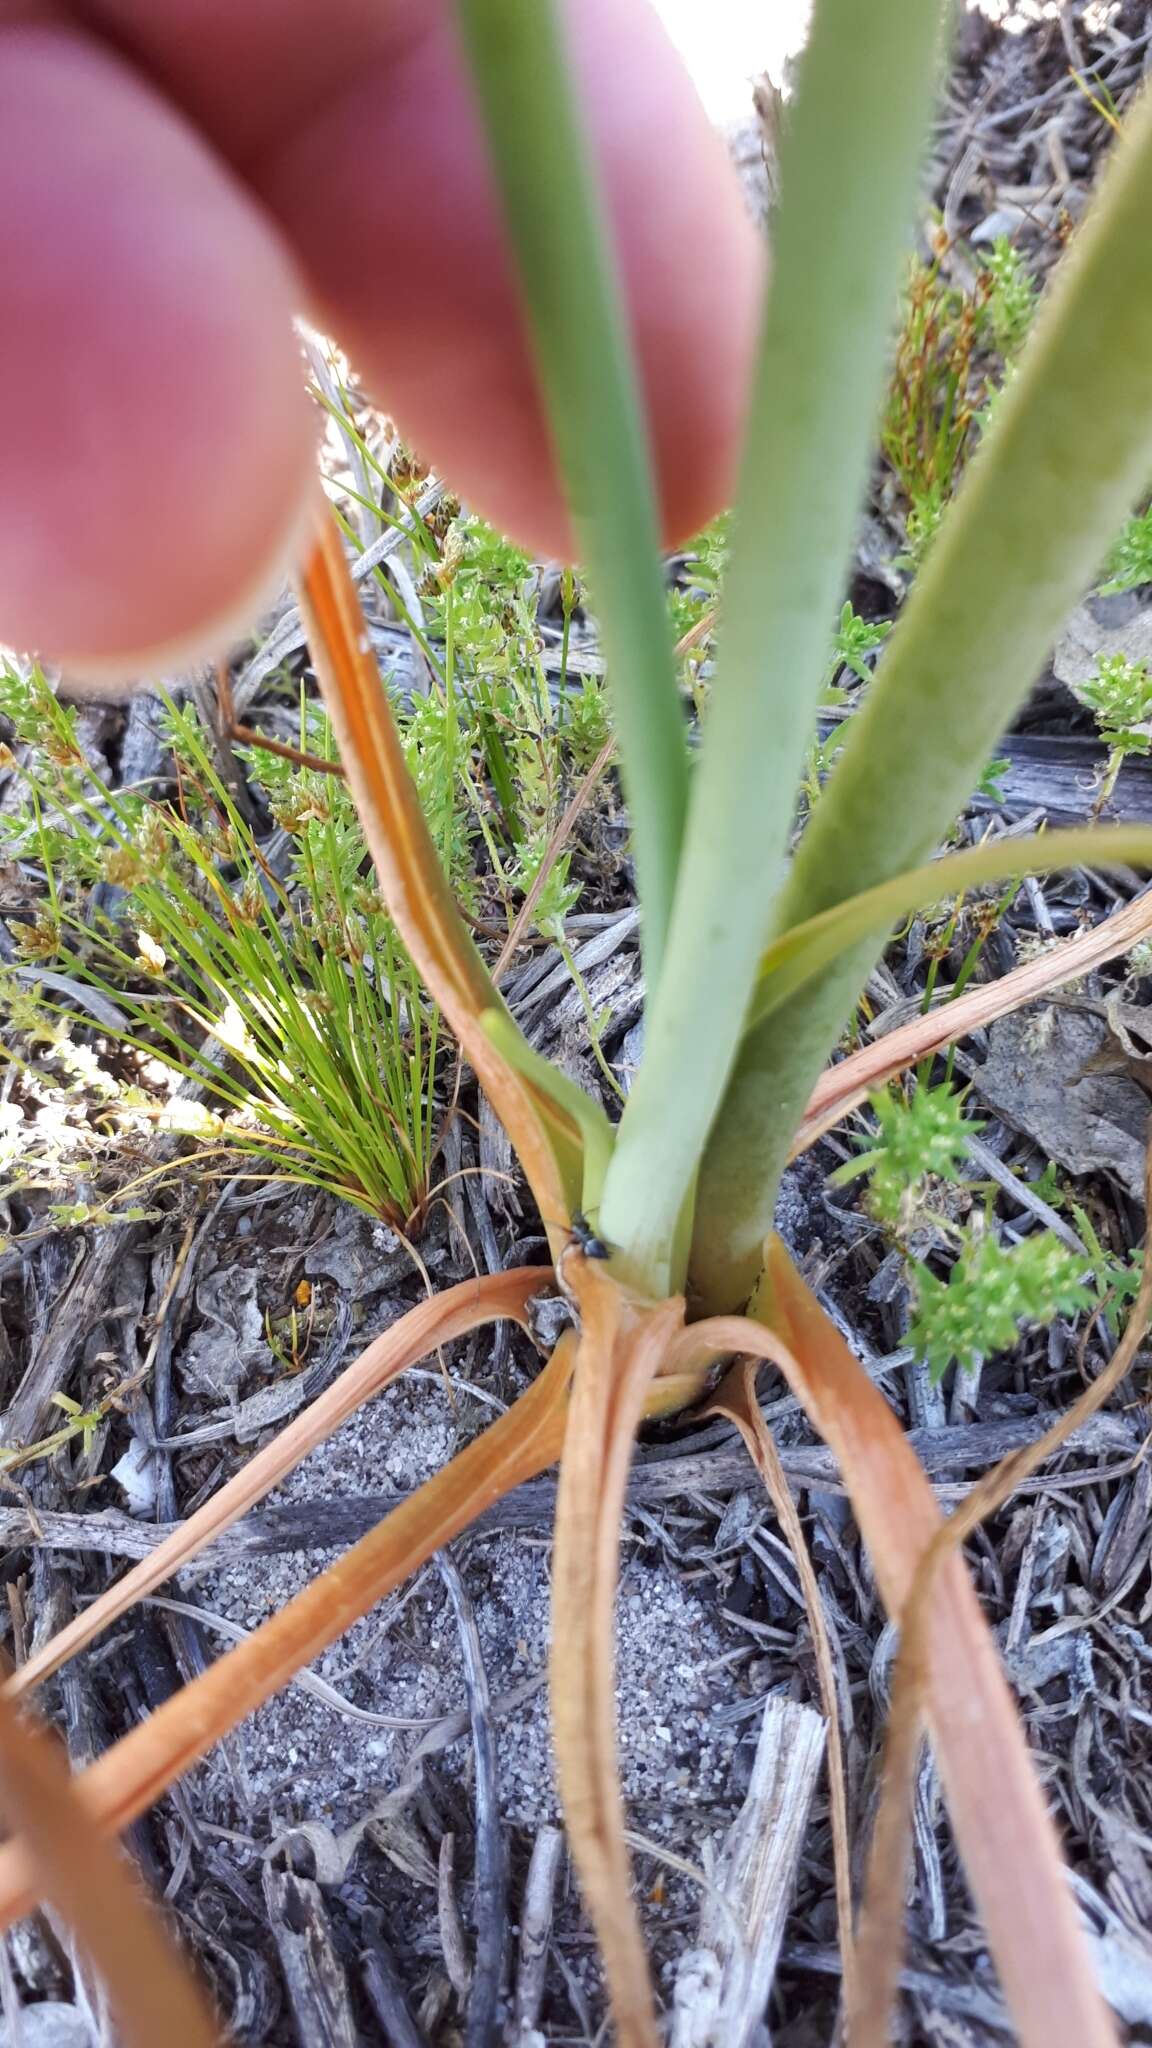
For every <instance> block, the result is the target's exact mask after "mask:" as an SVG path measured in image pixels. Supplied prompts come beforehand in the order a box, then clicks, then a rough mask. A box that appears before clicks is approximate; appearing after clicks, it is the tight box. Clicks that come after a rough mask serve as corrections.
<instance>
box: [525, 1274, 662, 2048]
mask: <svg viewBox="0 0 1152 2048" xmlns="http://www.w3.org/2000/svg"><path fill="white" fill-rule="evenodd" d="M572 1267H573V1268H574V1269H576V1277H575V1286H576V1288H577V1292H578V1298H579V1303H580V1315H581V1324H582V1329H581V1336H580V1343H579V1349H578V1352H577V1357H576V1366H575V1371H574V1374H573V1386H572V1400H571V1405H570V1408H569V1415H568V1427H567V1429H566V1431H565V1436H564V1451H563V1456H562V1459H561V1464H560V1488H559V1493H558V1495H557V1500H556V1540H555V1550H554V1554H553V1565H552V1654H551V1691H552V1742H553V1748H554V1751H555V1756H556V1776H557V1782H558V1785H559V1789H560V1797H561V1802H562V1804H563V1808H564V1816H565V1820H566V1821H567V1825H568V1839H569V1844H570V1846H571V1850H572V1857H573V1861H574V1862H575V1864H576V1868H577V1871H578V1872H579V1876H580V1883H581V1888H582V1890H583V1893H584V1897H585V1901H586V1903H587V1906H588V1910H589V1913H590V1915H591V1918H592V1922H593V1925H594V1926H595V1929H596V1935H597V1940H598V1942H599V1945H600V1951H601V1956H602V1960H603V1963H604V1973H605V1976H606V1978H607V1980H608V1987H609V1991H610V1993H611V1998H612V2011H613V2016H614V2019H615V2022H616V2029H617V2040H618V2042H619V2044H620V2048H658V2043H659V2040H660V2034H659V2030H658V2028H657V2024H656V2013H655V2005H654V2001H653V1995H652V1984H651V1978H650V1976H649V1972H648V1961H647V1956H646V1954H645V1948H644V1938H643V1934H642V1932H641V1928H640V1920H639V1916H638V1914H637V1912H636V1907H635V1904H634V1902H633V1898H632V1880H631V1864H630V1859H629V1856H628V1849H627V1844H626V1842H625V1839H624V1835H625V1821H624V1807H623V1801H622V1799H621V1794H620V1778H619V1769H618V1763H617V1748H616V1678H615V1668H616V1666H615V1599H616V1588H617V1582H618V1579H619V1551H620V1524H621V1518H622V1514H623V1508H624V1492H625V1487H626V1485H627V1479H628V1467H629V1464H630V1462H631V1458H632V1445H633V1440H634V1438H635V1435H636V1430H637V1427H638V1425H639V1423H640V1420H641V1417H642V1416H643V1414H644V1408H645V1397H646V1395H647V1392H648V1389H649V1386H650V1384H651V1382H652V1381H653V1379H654V1378H655V1376H656V1374H657V1373H658V1372H659V1370H660V1367H661V1366H662V1365H663V1364H664V1362H665V1359H666V1356H667V1353H668V1349H669V1345H670V1343H671V1340H672V1339H673V1337H674V1336H675V1335H676V1333H677V1332H678V1330H679V1329H680V1327H681V1325H682V1323H683V1317H684V1304H683V1302H682V1301H680V1300H678V1299H674V1300H670V1301H664V1302H660V1303H659V1304H657V1305H653V1304H651V1303H648V1302H643V1303H641V1302H638V1301H635V1300H634V1299H633V1298H632V1297H631V1296H630V1295H629V1294H627V1292H626V1291H625V1290H624V1289H623V1288H622V1287H620V1286H619V1284H618V1283H617V1282H616V1281H614V1280H613V1279H612V1278H611V1277H610V1275H609V1274H608V1273H606V1272H605V1271H604V1270H603V1269H602V1268H601V1267H599V1266H598V1265H597V1264H596V1263H595V1261H593V1260H588V1259H578V1258H577V1259H573V1261H572Z"/></svg>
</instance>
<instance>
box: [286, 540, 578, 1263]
mask: <svg viewBox="0 0 1152 2048" xmlns="http://www.w3.org/2000/svg"><path fill="white" fill-rule="evenodd" d="M299 599H300V610H301V615H302V617H303V619H304V625H305V630H306V632H307V635H308V646H309V650H310V652H311V655H312V663H313V667H314V668H315V670H316V674H317V676H318V678H319V681H320V687H321V689H322V691H323V693H324V702H325V705H326V707H327V711H328V716H329V718H330V719H331V721H332V730H333V732H334V733H335V735H336V742H337V745H338V747H339V749H340V758H341V760H342V762H343V763H344V768H345V771H346V774H347V777H348V787H349V789H350V790H351V792H352V796H353V798H354V800H355V804H356V809H357V811H358V813H359V816H360V823H361V825H362V826H363V829H364V837H365V839H366V841H367V844H368V850H369V852H370V853H371V855H372V859H373V861H374V863H375V866H376V874H377V879H378V881H379V883H380V889H381V892H382V894H383V896H384V900H385V902H386V903H387V905H388V910H389V913H390V915H391V917H392V918H393V920H394V922H395V924H396V928H397V930H398V931H399V933H400V936H401V938H402V939H403V941H404V944H405V946H406V947H407V949H408V951H409V953H410V954H411V956H412V960H413V963H414V965H415V967H416V970H417V972H418V974H419V975H420V978H421V980H422V981H423V982H424V985H425V987H426V988H427V989H428V991H429V994H430V995H431V996H433V997H434V999H435V1001H436V1002H437V1003H438V1004H439V1005H440V1008H441V1009H442V1010H443V1012H444V1015H445V1017H446V1018H447V1019H448V1022H449V1024H450V1025H451V1027H452V1030H453V1031H454V1033H455V1035H456V1037H457V1039H458V1040H459V1042H460V1045H461V1047H462V1048H463V1051H464V1053H465V1056H466V1057H467V1059H468V1061H469V1063H470V1065H471V1066H472V1068H473V1070H474V1072H475V1074H476V1078H477V1080H478V1081H479V1082H480V1085H481V1087H482V1088H483V1089H484V1092H485V1094H486V1095H487V1096H488V1098H489V1100H490V1101H491V1103H492V1107H493V1108H494V1110H495V1111H496V1114H497V1116H498V1117H499V1119H500V1121H501V1123H502V1124H503V1126H504V1128H505V1130H506V1131H507V1133H508V1136H509V1137H510V1139H511V1140H512V1143H513V1145H514V1147H515V1149H516V1152H517V1154H518V1156H519V1159H520V1163H521V1165H522V1167H523V1169H524V1172H525V1174H526V1175H527V1177H528V1183H529V1186H530V1187H531V1189H532V1193H533V1194H534V1196H535V1197H536V1204H537V1207H538V1208H539V1210H540V1213H541V1215H542V1216H543V1217H545V1218H546V1219H548V1221H547V1222H546V1226H545V1227H546V1228H548V1229H549V1234H550V1235H553V1234H555V1235H556V1237H557V1243H556V1246H555V1247H554V1248H556V1249H558V1248H559V1246H560V1244H562V1242H563V1224H562V1221H561V1219H563V1218H564V1217H566V1216H568V1215H570V1214H571V1211H572V1209H573V1207H575V1206H578V1203H579V1197H580V1143H579V1135H578V1133H577V1132H576V1130H575V1128H574V1127H573V1126H572V1125H571V1124H570V1122H569V1120H568V1119H567V1118H566V1117H565V1115H564V1113H563V1111H562V1110H560V1109H559V1108H558V1107H557V1106H556V1104H555V1103H554V1102H552V1101H551V1100H550V1099H549V1098H548V1097H547V1096H545V1095H544V1094H543V1093H542V1092H541V1091H539V1090H537V1089H534V1088H533V1087H532V1084H531V1082H529V1081H526V1080H525V1079H523V1078H522V1077H521V1076H520V1075H519V1074H517V1073H516V1072H515V1071H514V1070H513V1068H512V1067H510V1066H509V1065H508V1063H507V1061H506V1060H505V1059H504V1058H503V1057H502V1056H501V1054H500V1053H498V1052H497V1050H496V1048H495V1046H494V1045H493V1044H492V1042H491V1040H490V1039H489V1038H488V1037H487V1036H486V1034H485V1033H484V1031H483V1030H482V1029H481V1026H480V1023H479V1018H480V1016H481V1014H482V1013H483V1012H484V1011H485V1010H492V1009H499V1008H500V1007H501V1005H500V998H499V996H498V995H497V993H496V990H495V988H494V986H493V984H492V980H491V978H490V976H489V974H488V970H487V968H486V967H485V966H484V962H483V961H482V960H481V958H480V955H479V953H478V952H477V950H476V948H475V946H474V945H473V943H472V940H471V938H470V936H469V934H468V932H467V930H466V929H465V926H464V922H463V920H462V918H461V916H460V913H459V911H458V909H457V907H456V904H455V901H454V900H453V896H452V891H451V889H450V887H449V884H448V880H447V877H446V876H445V874H444V870H443V868H442V867H441V865H440V860H439V857H438V855H437V853H436V848H435V846H434V845H433V842H432V836H431V834H430V832H429V830H428V822H427V820H426V818H425V816H424V813H423V811H422V810H421V808H420V800H419V798H418V796H417V794H416V790H415V788H414V786H413V783H412V778H411V776H410V775H409V773H408V764H407V762H406V761H405V759H404V749H403V746H402V745H401V742H400V735H399V733H398V732H397V730H396V723H395V720H394V719H393V716H392V710H391V706H390V704H389V702H388V694H387V691H386V690H385V688H384V684H383V682H382V680H381V677H380V672H379V669H378V667H377V664H376V660H375V657H374V656H373V654H372V651H371V645H370V642H369V640H368V634H367V628H366V626H365V622H364V615H363V613H362V611H361V609H360V602H359V599H358V597H357V595H356V588H355V585H354V584H353V582H352V578H351V576H350V575H349V573H348V564H347V561H346V559H345V555H344V545H343V542H342V540H341V538H340V535H339V532H338V531H337V528H336V526H335V523H334V521H333V519H332V517H331V514H330V512H329V510H328V507H327V505H326V504H325V503H324V501H323V500H321V501H320V506H319V510H318V519H317V529H316V543H315V546H314V548H313V551H312V554H311V557H310V558H309V562H308V566H307V568H306V570H305V572H304V575H303V578H302V580H301V583H300V588H299Z"/></svg>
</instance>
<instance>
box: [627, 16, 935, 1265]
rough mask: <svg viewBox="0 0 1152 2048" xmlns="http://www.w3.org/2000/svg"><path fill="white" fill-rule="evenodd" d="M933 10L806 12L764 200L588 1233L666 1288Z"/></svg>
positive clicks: (899, 223) (871, 377) (787, 784)
mask: <svg viewBox="0 0 1152 2048" xmlns="http://www.w3.org/2000/svg"><path fill="white" fill-rule="evenodd" d="M942 14H943V10H941V9H940V8H939V7H937V6H936V5H935V4H933V0H886V4H885V5H884V6H882V7H879V8H875V9H873V10H872V11H871V13H870V15H869V19H868V32H867V34H866V35H864V34H862V33H861V28H860V12H859V8H858V6H857V5H856V4H855V0H824V4H823V5H822V6H820V7H818V8H817V9H816V13H815V17H814V21H813V26H812V34H811V40H810V42H809V45H808V48H807V50H806V51H805V54H804V58H803V62H802V67H801V74H800V83H799V88H798V92H797V98H796V104H795V106H794V108H793V109H792V110H791V112H790V115H789V119H788V121H787V123H786V126H785V129H784V134H783V139H782V144H781V154H780V183H781V193H782V203H781V208H780V213H779V216H778V220H777V224H776V233H775V246H774V251H773V275H772V282H771V287H770V290H769V293H768V299H767V307H766V312H765V318H764V327H763V334H762V339H761V345H760V355H759V363H758V368H757V376H756V386H755V391H754V394H753V404H752V417H751V422H750V426H749V431H748V439H747V444H746V448H745V454H744V463H743V472H742V477H741V483H740V490H739V496H738V501H737V509H736V514H735V518H734V522H733V532H732V546H731V555H730V563H729V570H728V576H727V580H726V584H725V590H724V596H723V601H722V611H721V625H720V636H719V653H718V658H717V671H716V677H715V681H714V683H713V686H712V691H711V696H710V703H709V710H708V718H707V724H706V729H705V734H704V740H703V746H702V750H701V759H700V764H699V767H698V769H697V772H696V779H695V783H694V787H693V793H692V806H691V814H690V818H689V825H688V834H687V839H686V842H685V852H684V859H683V861H682V863H681V871H680V880H679V883H678V886H677V892H676V901H675V907H674V912H673V921H672V927H671V930H670V933H669V941H668V952H667V958H666V960H665V964H664V968H663V971H662V973H661V976H660V980H659V984H658V985H657V987H656V988H655V990H654V991H652V992H651V994H650V1000H649V1009H648V1019H647V1042H646V1046H645V1052H644V1057H643V1060H642V1062H641V1066H640V1071H639V1073H638V1074H637V1076H636V1079H635V1082H634V1084H633V1089H632V1094H631V1097H630V1099H629V1102H628V1106H627V1108H626V1109H625V1112H624V1117H623V1120H622V1122H621V1125H620V1135H619V1138H618V1141H617V1148H616V1152H615V1155H614V1158H613V1163H612V1167H611V1169H610V1170H609V1175H608V1183H607V1187H606V1191H605V1201H604V1208H603V1225H604V1229H605V1230H606V1232H607V1233H608V1234H609V1236H610V1237H611V1238H612V1239H613V1240H614V1241H615V1242H616V1243H618V1244H619V1245H621V1246H622V1247H623V1248H624V1253H625V1257H626V1259H627V1260H629V1261H630V1262H631V1267H632V1270H633V1273H634V1275H635V1277H636V1278H637V1279H638V1281H639V1282H641V1283H642V1284H643V1285H645V1286H646V1287H649V1288H653V1289H656V1288H662V1287H663V1286H665V1285H667V1284H668V1280H669V1276H670V1274H671V1279H672V1282H673V1284H676V1280H677V1276H676V1275H675V1274H674V1273H671V1261H672V1245H673V1241H674V1237H675V1230H676V1220H677V1218H678V1216H679V1214H680V1211H681V1207H682V1204H683V1202H684V1200H685V1197H686V1195H687V1193H688V1189H689V1187H690V1184H691V1181H692V1176H693V1174H694V1172H695V1169H696V1166H697V1163H698V1160H699V1157H700V1152H701V1149H702V1147H703V1145H704V1142H705V1139H706V1137H707V1134H708V1130H709V1127H710V1125H711V1123H712V1120H713V1118H714V1116H715V1113H716V1110H717V1108H718V1107H719V1103H720V1100H721V1096H722V1094H723V1089H724V1084H725V1082H726V1080H727V1077H728V1073H729V1071H730V1068H731V1064H732V1060H733V1058H734V1056H735V1053H736V1049H737V1044H738V1041H739V1034H740V1030H741V1024H740V1022H739V1021H737V1020H738V1019H741V1018H742V1017H743V1013H744V1010H745V1007H746V1005H747V1002H748V998H749V995H750V993H751V989H752V985H753V982H754V980H755V975H756V967H757V962H758V958H759V954H760V951H761V948H762V945H763V941H764V938H765V935H766V932H767V929H768V924H769V919H770V913H771V905H772V899H773V896H774V893H775V892H776V891H777V890H778V889H779V886H780V884H781V881H782V879H783V875H784V868H785V860H786V854H787V846H788V838H789V834H790V832H791V829H792V823H793V816H794V811H795V806H796V800H797V788H798V783H799V777H800V771H801V767H802V764H803V760H804V755H805V750H806V748H807V746H808V743H809V740H810V737H811V729H812V723H813V717H814V711H815V705H816V702H817V698H818V695H819V692H820V689H821V687H822V684H823V680H824V675H825V672H826V666H827V661H828V656H829V652H830V645H831V641H832V637H833V632H834V627H835V620H836V616H837V613H838V611H839V606H840V599H841V596H842V584H843V578H844V573H845V568H846V565H847V562H848V559H849V556H850V553H851V547H852V536H853V529H854V525H855V521H856V517H857V513H858V509H859V504H860V499H861V497H862V495H863V490H864V483H865V478H866V475H867V468H868V462H869V459H870V455H871V449H872V442H873V434H874V428H875V419H876V414H877V412H878V410H879V404H880V398H881V393H882V389H883V381H884V370H885V359H886V355H887V350H888V342H889V332H890V327H891V323H892V318H893V311H894V306H895V301H896V292H897V284H898V279H899V275H900V268H901V263H902V259H903V251H904V248H905V245H906V240H907V233H908V228H909V223H910V216H911V213H912V207H913V195H914V191H915V185H916V177H917V172H918V169H919V164H920V159H921V155H922V152H923V149H924V145H925V141H926V138H927V134H928V128H929V123H930V120H931V115H932V104H933V88H934V85H935V82H936V77H937V70H938V64H939V57H940V46H941V22H942Z"/></svg>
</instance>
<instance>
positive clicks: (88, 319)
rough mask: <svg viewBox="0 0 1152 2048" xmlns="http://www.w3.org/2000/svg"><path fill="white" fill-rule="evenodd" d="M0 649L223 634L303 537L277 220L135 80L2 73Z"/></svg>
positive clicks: (90, 66)
mask: <svg viewBox="0 0 1152 2048" xmlns="http://www.w3.org/2000/svg"><path fill="white" fill-rule="evenodd" d="M0 131H2V132H3V134H4V137H5V163H6V166H7V169H6V170H5V172H4V174H3V176H2V177H0V246H3V247H4V250H5V271H6V283H5V312H4V319H3V323H2V324H0V447H2V448H3V450H4V480H5V488H4V491H3V493H2V494H0V636H2V637H3V638H4V639H5V640H7V641H8V642H9V643H10V644H12V645H16V646H19V647H23V648H27V649H35V650H37V651H39V652H42V653H44V654H45V655H47V656H50V657H51V658H52V659H53V660H56V661H59V662H61V663H63V664H65V665H66V666H67V667H68V668H69V669H70V670H73V671H75V672H77V673H78V674H81V675H85V676H90V677H92V678H94V679H95V678H98V677H101V676H108V675H111V674H113V673H114V674H117V675H119V676H123V675H126V674H130V673H133V672H139V671H140V670H147V669H148V668H150V667H152V668H154V667H155V666H156V665H158V661H159V658H160V656H161V652H162V651H163V653H164V657H165V658H168V657H169V656H170V654H171V652H172V651H173V650H175V649H180V650H181V651H182V653H183V654H184V655H185V656H189V655H190V654H191V653H192V652H193V651H194V650H197V649H200V648H203V647H204V646H205V645H206V644H209V645H210V644H212V643H213V642H215V643H216V644H219V641H220V638H221V634H222V632H223V630H224V628H225V624H226V622H228V623H230V622H233V621H235V620H238V619H239V618H241V617H242V616H243V615H244V614H245V612H246V610H247V608H248V607H249V606H250V605H251V603H252V601H253V597H254V594H255V593H256V592H258V591H260V590H262V589H263V588H265V587H266V586H267V584H268V581H269V578H270V576H271V575H272V573H273V571H274V568H276V567H278V566H279V565H280V564H281V563H282V562H283V559H284V556H285V551H286V548H287V547H288V545H289V544H290V541H291V538H292V537H294V535H295V534H296V532H297V531H298V527H299V522H300V519H301V516H302V507H303V506H304V504H305V502H306V498H307V493H308V489H309V481H310V477H311V474H312V470H313V427H312V422H311V420H310V417H309V409H308V403H307V399H306V397H305V394H304V387H303V377H302V374H301V368H300V362H299V356H298V351H297V347H296V343H295V339H294V334H293V329H292V315H293V312H294V310H295V307H296V304H297V303H298V301H299V296H300V293H299V286H298V282H297V280H296V277H295V274H294V271H293V267H292V263H291V261H290V259H289V257H288V256H287V254H286V252H285V250H284V247H283V245H282V244H281V241H280V238H279V236H278V235H277V233H276V231H275V229H274V228H273V227H272V225H271V224H270V223H269V222H268V221H267V220H266V219H265V218H264V217H263V216H262V215H261V213H260V211H259V209H258V208H257V207H256V205H255V204H254V203H253V202H252V201H251V199H250V198H248V197H247V196H246V195H245V193H244V192H243V190H242V188H241V187H240V186H239V185H238V184H237V183H236V182H235V181H234V180H233V179H232V178H231V177H230V175H229V174H228V173H227V171H226V170H224V169H223V167H222V166H220V165H219V164H218V163H217V162H216V161H215V159H214V158H213V157H212V156H211V155H210V153H209V152H208V151H207V150H206V149H205V148H204V147H203V145H202V144H201V143H200V142H199V141H198V139H197V138H196V137H195V135H193V134H192V132H191V131H190V130H189V129H188V128H187V127H186V126H185V125H184V124H183V122H182V121H181V120H180V118H179V117H178V116H175V115H173V114H172V112H171V110H170V109H169V108H167V107H166V106H165V105H164V104H163V103H162V102H161V101H159V100H158V99H157V98H156V97H155V96H154V95H153V94H152V93H151V92H150V91H149V89H148V88H147V86H145V85H144V84H143V83H142V82H141V81H140V79H139V78H138V77H137V76H136V75H135V74H134V73H133V72H131V71H130V70H128V68H127V67H125V66H123V65H122V64H120V63H119V62H118V61H117V60H116V59H115V58H112V57H110V56H108V55H106V54H105V53H103V52H102V51H100V50H98V49H97V48H95V47H94V46H93V45H91V44H89V43H88V42H87V41H85V40H84V39H83V38H81V37H79V36H74V35H70V34H68V33H66V32H63V31H59V30H43V29H41V30H36V29H24V30H11V31H9V32H7V33H6V35H5V61H4V65H3V68H2V69H0Z"/></svg>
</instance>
